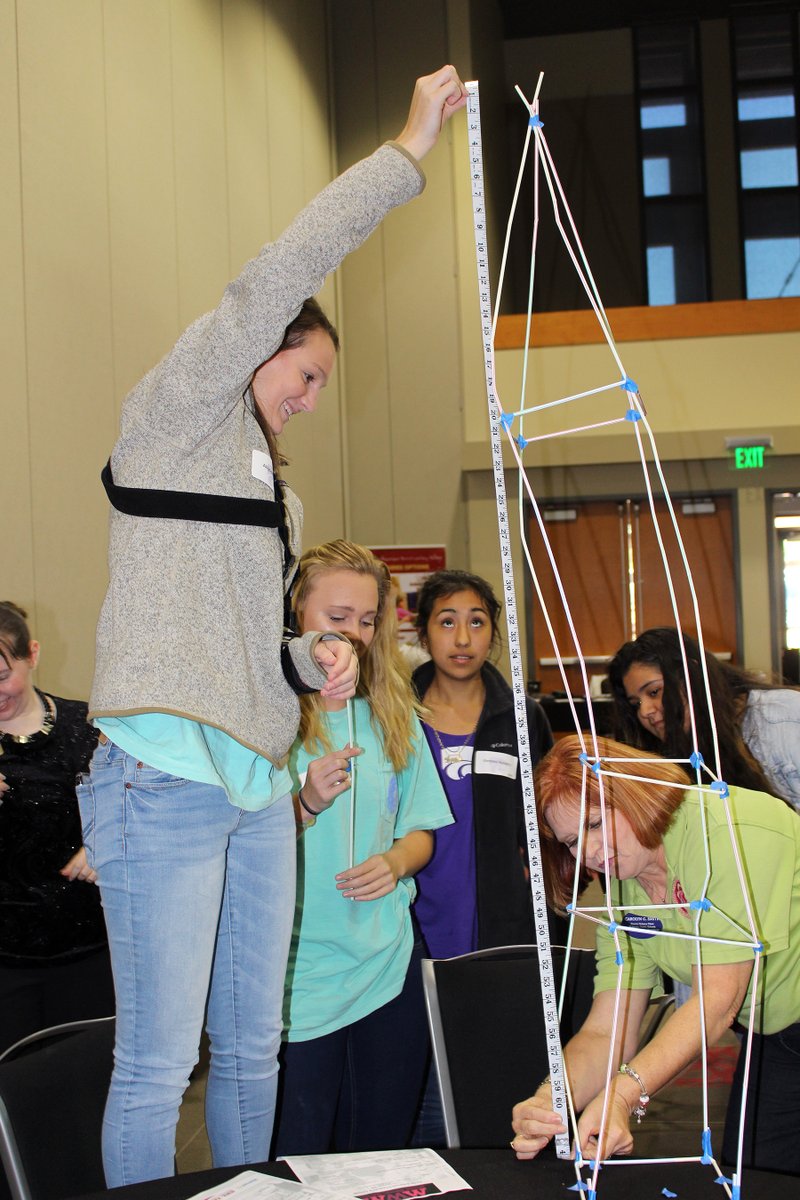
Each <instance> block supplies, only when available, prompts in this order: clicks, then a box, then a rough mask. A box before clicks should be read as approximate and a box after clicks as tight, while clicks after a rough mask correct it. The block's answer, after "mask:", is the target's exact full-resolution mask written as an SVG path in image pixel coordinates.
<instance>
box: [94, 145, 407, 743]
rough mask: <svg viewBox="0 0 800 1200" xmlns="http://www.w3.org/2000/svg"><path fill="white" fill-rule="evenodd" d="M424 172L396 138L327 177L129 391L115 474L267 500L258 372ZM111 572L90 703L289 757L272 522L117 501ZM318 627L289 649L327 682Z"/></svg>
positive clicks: (289, 708)
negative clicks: (144, 509)
mask: <svg viewBox="0 0 800 1200" xmlns="http://www.w3.org/2000/svg"><path fill="white" fill-rule="evenodd" d="M423 186H424V176H422V174H421V172H420V170H419V167H418V166H417V165H416V163H415V162H414V160H412V159H411V158H409V157H408V156H407V155H406V154H405V153H404V152H403V151H402V150H401V149H400V148H399V147H397V146H393V145H392V144H391V143H389V144H387V145H385V146H382V147H381V148H380V149H378V150H377V151H376V152H375V153H374V154H373V155H371V156H370V157H369V158H366V159H364V160H363V161H362V162H359V163H356V165H355V166H353V167H351V168H350V170H348V171H346V172H345V173H344V174H343V175H340V176H339V178H338V179H336V180H334V182H333V183H331V184H329V185H328V187H326V188H325V189H324V190H323V191H322V192H321V193H320V194H319V195H318V196H317V197H316V199H315V200H313V201H312V202H311V204H309V205H308V207H307V208H305V209H304V210H303V211H302V212H301V213H300V215H299V216H298V217H297V218H296V219H295V220H294V221H293V223H292V224H291V225H290V226H289V228H288V229H287V230H286V231H285V233H283V234H282V235H281V237H280V238H278V240H277V241H276V242H274V243H271V244H268V245H267V246H265V247H264V248H263V249H262V251H261V252H260V254H259V255H258V256H257V257H256V258H254V259H253V260H252V261H251V262H249V263H248V264H247V265H246V266H245V268H244V270H243V271H242V273H241V275H239V277H238V279H235V280H234V281H233V282H232V283H230V284H229V285H228V287H227V288H226V290H225V293H224V295H223V297H222V300H221V302H220V304H219V307H218V308H216V309H215V310H214V311H213V312H211V313H207V314H206V315H205V316H203V317H200V318H199V319H198V320H197V321H195V322H194V324H192V325H190V326H189V328H188V329H187V330H186V332H185V333H184V334H183V335H182V336H181V337H180V338H179V340H178V342H177V343H176V345H175V346H174V347H173V349H172V350H171V351H170V352H169V354H167V356H166V357H165V358H164V359H162V361H161V362H160V363H159V364H158V366H156V367H154V368H153V370H152V371H150V372H149V373H148V374H147V375H146V376H145V377H144V379H142V380H141V382H140V383H138V384H137V386H136V387H135V388H134V389H133V391H132V392H131V393H130V395H129V396H128V397H127V399H126V401H125V405H124V407H123V411H122V428H121V435H120V438H119V441H118V442H117V444H116V446H115V447H114V451H113V454H112V458H111V464H112V470H113V474H114V481H115V483H117V484H118V485H121V486H123V487H139V488H162V489H172V490H178V491H189V492H206V493H212V494H215V495H226V496H244V497H250V498H255V499H259V498H260V499H272V498H273V492H272V489H271V488H270V487H269V486H268V485H267V484H266V483H264V482H261V481H260V480H259V479H256V478H254V477H253V474H252V465H253V461H252V455H253V451H254V450H258V451H261V452H262V453H263V452H266V450H267V445H266V441H265V438H264V435H263V433H262V431H261V429H260V428H259V425H258V423H257V421H256V419H255V417H254V415H253V412H252V400H251V395H250V392H249V385H250V381H251V378H252V375H253V372H254V371H255V370H256V368H257V367H258V366H260V364H261V363H262V362H264V361H265V360H266V359H267V358H269V357H270V356H271V355H272V354H274V353H275V351H276V350H277V348H278V347H279V346H280V343H281V341H282V339H283V335H284V331H285V329H286V326H287V325H288V324H289V323H290V322H291V321H292V320H293V319H294V317H295V316H296V315H297V313H298V312H299V311H300V307H301V305H302V303H303V301H304V300H305V299H306V297H308V296H312V295H313V294H314V293H315V292H317V291H318V290H319V288H320V287H321V285H322V283H323V281H324V279H325V276H326V275H327V274H328V272H330V271H332V270H333V269H334V267H336V266H337V265H338V264H339V263H340V262H341V261H342V259H343V258H344V257H345V255H346V254H348V253H349V252H350V251H351V250H354V249H355V248H356V247H357V246H359V245H360V244H361V243H362V242H363V241H364V240H365V239H366V238H367V237H368V236H369V234H370V233H371V232H372V231H373V230H374V229H375V227H376V226H377V225H378V224H379V223H380V221H381V220H382V218H383V217H384V216H385V215H386V214H387V213H388V212H389V211H390V210H391V209H392V208H394V207H395V206H397V205H399V204H403V203H405V202H406V201H408V200H410V199H412V198H413V197H414V196H416V195H417V194H418V193H419V192H420V191H421V190H422V188H423ZM285 501H286V509H287V519H288V523H289V529H290V538H291V545H292V551H293V554H294V555H295V557H297V556H298V555H299V552H300V538H301V530H302V517H303V510H302V506H301V504H300V502H299V500H298V499H297V497H296V496H294V495H293V494H292V493H291V492H290V491H289V489H288V488H287V489H286V496H285ZM109 573H110V582H109V587H108V591H107V593H106V597H105V600H104V602H103V607H102V610H101V613H100V620H99V623H98V628H97V658H96V666H95V677H94V684H93V687H92V695H91V700H90V706H89V707H90V716H93V717H96V716H111V715H113V716H121V715H130V714H133V713H146V712H165V713H175V714H177V715H179V716H185V717H190V718H192V719H194V720H197V721H202V722H204V723H206V724H209V725H214V726H217V727H218V728H219V729H222V730H224V731H225V732H226V733H229V734H230V735H231V736H232V737H234V738H236V739H237V741H239V742H241V743H243V744H244V745H246V746H249V747H250V748H251V749H254V750H256V751H257V752H258V753H259V754H262V755H264V756H265V757H266V758H268V759H269V760H270V761H272V762H273V763H276V764H279V765H280V764H282V763H283V762H284V760H285V758H286V755H287V753H288V750H289V747H290V746H291V744H292V741H293V740H294V737H295V734H296V732H297V725H298V719H299V705H298V701H297V697H296V695H295V694H294V692H293V690H292V688H291V687H290V686H289V684H288V683H287V681H286V679H285V678H284V674H283V671H282V668H281V661H280V648H281V639H282V631H283V592H284V580H283V553H282V545H281V541H280V537H279V535H278V532H277V530H275V529H269V528H267V529H264V528H254V527H250V526H242V525H218V524H211V523H204V522H198V521H182V520H166V519H161V518H141V517H131V516H126V515H124V514H123V513H120V512H118V511H116V510H113V509H112V511H111V524H110V544H109ZM316 638H317V635H315V634H306V635H305V636H304V637H303V638H298V639H297V640H296V641H294V642H292V644H291V654H292V659H293V662H294V665H295V668H296V669H297V671H298V674H299V675H300V677H301V678H302V679H303V680H304V682H306V683H307V684H308V685H310V686H313V687H321V686H322V684H323V682H324V678H325V677H324V674H323V672H321V671H320V669H319V667H318V666H317V665H316V662H315V661H314V659H313V657H312V654H311V651H312V649H313V646H314V644H315V641H316Z"/></svg>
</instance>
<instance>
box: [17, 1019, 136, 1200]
mask: <svg viewBox="0 0 800 1200" xmlns="http://www.w3.org/2000/svg"><path fill="white" fill-rule="evenodd" d="M114 1026H115V1021H114V1018H113V1017H105V1018H100V1019H98V1020H95V1021H76V1022H75V1023H74V1024H73V1025H57V1026H54V1027H53V1028H52V1029H45V1030H42V1031H41V1032H40V1033H37V1034H32V1035H31V1036H30V1037H28V1038H24V1039H23V1040H22V1041H21V1042H18V1043H17V1044H16V1045H15V1046H13V1047H11V1048H10V1049H9V1051H7V1052H6V1054H5V1055H4V1056H3V1059H2V1061H1V1062H0V1160H2V1164H3V1167H4V1169H5V1173H6V1178H7V1180H8V1186H9V1190H10V1193H11V1197H12V1200H64V1198H65V1197H68V1196H78V1195H81V1194H84V1193H89V1192H97V1191H104V1190H105V1186H106V1184H105V1177H104V1175H103V1163H102V1156H101V1149H100V1135H101V1129H102V1124H103V1111H104V1108H105V1102H106V1095H107V1093H108V1085H109V1082H110V1080H111V1069H112V1065H113V1050H114Z"/></svg>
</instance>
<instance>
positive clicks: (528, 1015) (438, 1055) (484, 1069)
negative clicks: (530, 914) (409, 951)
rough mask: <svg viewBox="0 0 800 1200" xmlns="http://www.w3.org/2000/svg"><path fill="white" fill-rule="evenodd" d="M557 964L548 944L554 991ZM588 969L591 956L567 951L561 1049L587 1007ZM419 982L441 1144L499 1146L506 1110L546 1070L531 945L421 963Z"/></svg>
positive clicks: (559, 950)
mask: <svg viewBox="0 0 800 1200" xmlns="http://www.w3.org/2000/svg"><path fill="white" fill-rule="evenodd" d="M565 959H566V951H565V949H564V947H563V946H554V947H553V971H554V975H555V981H556V991H557V993H558V992H559V990H560V987H561V980H562V976H563V972H564V963H565ZM594 970H595V956H594V951H592V950H582V949H573V950H572V951H571V953H570V956H569V969H568V971H567V983H566V995H565V998H564V1008H563V1012H562V1018H561V1043H562V1045H563V1044H564V1043H565V1042H567V1041H568V1040H569V1039H570V1037H572V1035H573V1033H575V1032H576V1031H577V1030H578V1029H579V1028H580V1026H581V1025H582V1024H583V1021H584V1020H585V1018H586V1016H587V1014H588V1012H589V1009H590V1008H591V1004H592V992H593V981H594ZM422 977H423V982H424V985H425V1000H426V1004H427V1008H428V1021H429V1025H430V1029H431V1039H432V1042H433V1054H434V1061H435V1063H436V1070H437V1074H438V1077H439V1089H440V1094H441V1097H442V1107H443V1109H444V1120H445V1132H446V1137H447V1145H448V1146H449V1147H450V1148H451V1149H456V1148H458V1147H475V1148H483V1147H497V1146H507V1145H508V1143H509V1141H510V1139H511V1137H512V1129H511V1109H512V1107H513V1106H514V1104H516V1103H517V1102H518V1101H519V1100H524V1099H525V1097H526V1096H530V1095H531V1094H532V1092H534V1091H535V1090H536V1088H537V1087H538V1085H539V1084H540V1083H541V1081H542V1079H543V1078H544V1077H545V1075H547V1073H548V1070H549V1065H548V1058H547V1040H546V1036H545V1025H544V1011H543V1006H542V987H541V981H540V978H539V958H538V952H537V948H536V946H503V947H499V948H497V949H494V950H478V951H476V952H475V953H474V954H463V955H461V956H459V957H458V958H447V959H424V960H423V964H422Z"/></svg>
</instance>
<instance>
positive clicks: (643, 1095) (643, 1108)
mask: <svg viewBox="0 0 800 1200" xmlns="http://www.w3.org/2000/svg"><path fill="white" fill-rule="evenodd" d="M618 1074H620V1075H630V1077H631V1079H633V1080H635V1082H636V1083H637V1084H638V1086H639V1093H640V1095H639V1103H638V1104H637V1105H636V1107H635V1108H633V1109H631V1115H632V1116H634V1117H636V1124H637V1125H641V1123H642V1117H646V1116H647V1106H648V1104H649V1103H650V1095H649V1093H648V1091H647V1088H646V1087H645V1086H644V1080H643V1079H642V1077H641V1075H640V1074H639V1073H638V1071H634V1069H633V1067H631V1066H629V1065H628V1064H627V1063H620V1065H619V1072H618Z"/></svg>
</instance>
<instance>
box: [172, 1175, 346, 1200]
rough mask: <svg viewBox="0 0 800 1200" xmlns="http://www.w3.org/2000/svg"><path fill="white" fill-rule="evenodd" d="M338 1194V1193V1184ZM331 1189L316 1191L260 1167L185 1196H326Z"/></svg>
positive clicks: (201, 1199)
mask: <svg viewBox="0 0 800 1200" xmlns="http://www.w3.org/2000/svg"><path fill="white" fill-rule="evenodd" d="M337 1194H338V1197H342V1191H341V1188H339V1189H338V1193H337ZM331 1195H332V1193H329V1192H327V1191H326V1192H320V1191H319V1189H318V1188H314V1187H309V1185H308V1184H306V1183H295V1181H294V1180H293V1179H276V1178H275V1177H274V1175H262V1174H261V1173H260V1171H241V1172H240V1173H239V1174H238V1175H234V1176H233V1178H232V1179H226V1180H225V1182H224V1183H220V1184H218V1185H217V1187H213V1188H208V1190H207V1191H205V1192H196V1193H195V1195H194V1196H191V1197H190V1198H189V1200H323V1197H324V1200H330V1196H331Z"/></svg>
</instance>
